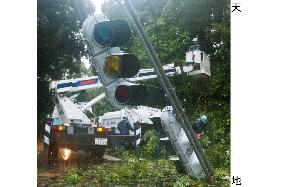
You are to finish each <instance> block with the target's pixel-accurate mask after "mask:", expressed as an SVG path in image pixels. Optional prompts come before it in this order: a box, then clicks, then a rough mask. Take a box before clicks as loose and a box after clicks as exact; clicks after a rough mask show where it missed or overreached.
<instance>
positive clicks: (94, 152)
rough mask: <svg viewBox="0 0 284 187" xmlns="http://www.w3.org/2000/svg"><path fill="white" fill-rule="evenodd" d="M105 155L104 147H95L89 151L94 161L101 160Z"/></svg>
mask: <svg viewBox="0 0 284 187" xmlns="http://www.w3.org/2000/svg"><path fill="white" fill-rule="evenodd" d="M104 154H105V147H104V146H95V147H94V148H92V149H91V157H92V158H95V159H102V158H103V156H104Z"/></svg>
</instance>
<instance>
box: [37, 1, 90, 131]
mask: <svg viewBox="0 0 284 187" xmlns="http://www.w3.org/2000/svg"><path fill="white" fill-rule="evenodd" d="M37 9H38V15H37V29H38V31H37V87H38V94H37V95H38V97H37V114H38V115H37V116H38V120H37V121H38V125H41V126H39V128H38V130H39V131H40V130H41V129H43V128H42V127H43V125H44V123H45V120H46V116H47V114H50V113H51V112H52V110H53V107H54V104H53V101H52V97H51V94H50V91H49V90H48V87H49V83H50V81H52V80H59V79H62V78H64V77H68V76H69V77H71V76H73V75H74V74H75V73H77V74H78V73H80V67H81V62H80V58H81V57H82V56H83V55H84V51H85V50H84V44H83V40H82V37H81V34H80V32H79V29H80V28H79V24H78V22H77V19H76V16H75V13H74V10H73V9H72V8H71V4H70V2H69V1H68V0H53V1H49V0H38V1H37Z"/></svg>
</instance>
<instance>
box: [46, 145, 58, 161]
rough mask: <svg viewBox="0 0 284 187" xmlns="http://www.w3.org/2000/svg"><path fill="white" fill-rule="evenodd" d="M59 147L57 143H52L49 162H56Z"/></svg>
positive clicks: (49, 150)
mask: <svg viewBox="0 0 284 187" xmlns="http://www.w3.org/2000/svg"><path fill="white" fill-rule="evenodd" d="M58 153H59V148H58V146H57V144H56V143H54V142H53V143H51V144H50V145H49V149H48V163H49V164H54V163H55V162H56V161H57V159H58Z"/></svg>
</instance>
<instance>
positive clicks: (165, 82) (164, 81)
mask: <svg viewBox="0 0 284 187" xmlns="http://www.w3.org/2000/svg"><path fill="white" fill-rule="evenodd" d="M119 3H120V2H119ZM126 6H127V9H126V11H125V12H126V14H127V16H128V19H129V20H130V21H131V22H132V23H133V24H132V25H133V26H134V30H135V31H136V32H137V34H138V36H139V38H140V41H141V42H142V46H143V47H144V49H145V51H146V53H147V56H148V57H149V59H150V61H151V63H152V64H153V66H154V69H155V72H156V73H157V76H158V78H159V81H160V83H161V85H162V87H163V88H164V91H165V93H166V95H167V96H168V97H169V99H170V102H171V105H172V107H173V109H174V111H175V113H176V114H177V116H178V119H179V120H180V122H181V124H182V127H183V129H184V131H185V133H186V135H187V136H188V137H189V141H190V143H191V144H192V146H193V148H194V151H195V152H196V155H197V157H198V159H199V161H200V164H201V165H202V168H203V169H204V172H205V174H206V177H207V178H210V177H211V175H212V174H213V170H212V168H211V166H210V164H209V162H208V160H207V158H206V156H205V155H204V153H203V151H202V147H201V145H200V143H199V141H198V140H197V139H196V138H195V136H194V131H193V129H192V127H191V125H190V123H189V120H188V118H187V116H186V114H185V112H184V110H183V108H182V106H181V104H180V102H179V100H178V98H177V96H176V94H175V92H174V89H173V87H172V85H171V83H170V81H169V79H168V78H167V76H166V74H165V72H164V70H163V67H162V65H161V62H160V60H159V58H158V56H157V54H156V52H155V50H154V48H153V46H152V45H151V43H150V41H149V39H148V36H147V35H146V33H145V32H144V29H143V26H142V24H141V22H140V20H139V18H138V16H137V15H136V13H135V10H134V8H133V6H132V4H131V2H130V1H129V0H126ZM129 14H130V15H129Z"/></svg>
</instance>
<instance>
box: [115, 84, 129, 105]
mask: <svg viewBox="0 0 284 187" xmlns="http://www.w3.org/2000/svg"><path fill="white" fill-rule="evenodd" d="M129 98H130V90H129V87H128V86H126V85H119V86H117V88H116V90H115V99H116V101H117V102H119V103H126V102H127V101H128V100H129Z"/></svg>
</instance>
